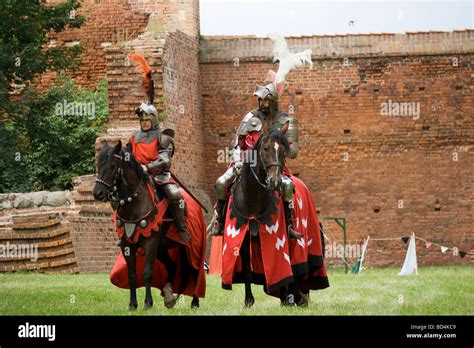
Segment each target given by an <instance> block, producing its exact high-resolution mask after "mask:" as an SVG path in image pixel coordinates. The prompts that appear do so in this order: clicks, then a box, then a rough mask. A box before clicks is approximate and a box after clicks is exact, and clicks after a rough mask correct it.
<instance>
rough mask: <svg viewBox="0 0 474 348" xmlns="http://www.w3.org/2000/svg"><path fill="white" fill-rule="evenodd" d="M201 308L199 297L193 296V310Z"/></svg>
mask: <svg viewBox="0 0 474 348" xmlns="http://www.w3.org/2000/svg"><path fill="white" fill-rule="evenodd" d="M194 308H199V297H197V296H193V300H192V301H191V309H194Z"/></svg>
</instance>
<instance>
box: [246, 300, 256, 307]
mask: <svg viewBox="0 0 474 348" xmlns="http://www.w3.org/2000/svg"><path fill="white" fill-rule="evenodd" d="M254 303H255V300H254V299H253V298H251V299H248V300H245V308H250V307H252V306H253V304H254Z"/></svg>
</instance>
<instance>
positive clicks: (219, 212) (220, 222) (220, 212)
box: [211, 199, 227, 236]
mask: <svg viewBox="0 0 474 348" xmlns="http://www.w3.org/2000/svg"><path fill="white" fill-rule="evenodd" d="M226 205H227V200H226V199H219V200H217V207H216V222H215V224H214V226H212V230H211V235H213V236H222V234H223V233H224V224H225V210H226V209H225V208H226Z"/></svg>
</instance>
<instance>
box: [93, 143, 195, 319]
mask: <svg viewBox="0 0 474 348" xmlns="http://www.w3.org/2000/svg"><path fill="white" fill-rule="evenodd" d="M97 167H98V177H97V179H96V185H95V187H94V190H93V192H92V193H93V195H94V198H95V199H96V200H99V201H103V202H107V201H110V202H111V203H112V206H113V207H114V209H117V213H118V215H119V216H120V217H121V219H123V221H129V222H130V221H132V222H137V223H140V221H141V220H142V219H143V218H144V217H145V216H146V215H147V213H149V212H150V211H153V209H157V206H158V205H157V202H154V201H153V198H152V197H151V196H150V193H149V190H148V188H147V181H148V180H150V179H149V178H148V176H147V175H146V174H145V173H144V172H143V169H142V167H141V165H140V164H139V163H138V162H137V161H136V160H135V158H134V156H133V154H132V152H131V150H130V148H129V147H128V148H127V149H126V151H123V150H122V143H121V141H119V142H118V144H117V145H116V146H115V147H111V146H109V145H107V144H104V145H103V146H102V148H101V151H100V154H99V157H98V166H97ZM169 227H170V223H164V224H163V225H161V228H160V230H159V231H152V233H151V236H150V237H149V238H145V237H143V236H142V235H140V237H139V239H138V241H137V243H130V242H129V241H127V238H126V234H127V233H124V235H123V237H122V239H121V241H120V248H121V250H122V253H123V256H124V258H125V261H126V263H127V269H128V283H129V287H130V303H129V309H130V310H135V309H136V308H137V306H138V303H137V293H136V287H137V274H136V254H137V250H138V249H139V248H142V249H143V250H144V252H145V269H144V273H143V280H144V285H145V288H146V295H145V308H146V309H148V308H151V307H152V306H153V297H152V294H151V284H152V276H153V266H154V264H155V259H157V258H158V260H159V261H161V262H162V263H163V264H164V266H165V268H166V270H167V274H168V277H167V279H166V285H165V286H164V288H163V294H164V304H165V306H166V307H167V308H172V307H174V305H175V304H176V298H175V297H174V295H173V288H172V286H171V284H172V282H173V279H174V277H175V276H176V263H175V261H174V260H173V259H171V257H170V256H169V254H168V252H167V251H168V249H170V248H174V247H176V246H177V245H178V243H176V242H174V241H172V240H171V239H169V238H167V237H166V232H167V230H168V228H169ZM181 247H183V248H184V246H182V245H181ZM182 255H186V253H185V252H184V251H183V253H182ZM189 268H192V267H191V266H189ZM187 273H188V274H187V277H186V279H188V280H189V277H191V276H195V277H197V274H195V273H196V272H195V270H193V269H187ZM185 283H186V281H184V282H183V288H184V285H185ZM176 292H177V293H178V294H180V293H182V289H179V290H178V291H176ZM191 307H199V298H198V297H193V300H192V303H191Z"/></svg>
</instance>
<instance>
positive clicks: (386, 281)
mask: <svg viewBox="0 0 474 348" xmlns="http://www.w3.org/2000/svg"><path fill="white" fill-rule="evenodd" d="M398 272H399V269H398V268H397V269H395V268H369V269H368V270H365V271H364V272H363V273H362V274H361V275H358V276H356V275H352V274H347V275H346V274H344V272H343V271H342V270H339V269H333V270H330V271H329V281H330V283H331V287H330V288H328V289H325V290H322V291H312V292H311V302H310V305H309V307H308V308H281V307H280V305H279V300H277V299H275V298H272V297H269V296H267V295H265V294H264V292H263V291H262V288H261V287H260V286H253V290H254V291H253V293H254V296H255V305H254V306H253V307H252V308H251V309H245V308H244V306H243V304H244V289H243V285H235V286H234V290H233V291H227V290H223V289H222V288H221V287H220V278H219V277H216V276H208V277H207V294H206V298H205V299H201V307H200V308H199V309H197V310H191V309H190V303H191V299H190V298H188V297H187V298H185V299H183V298H182V301H179V302H178V304H177V305H176V307H175V308H173V309H172V310H167V309H166V308H165V307H164V306H163V300H162V297H161V296H160V295H159V292H158V290H156V289H154V291H153V296H154V301H155V305H154V308H153V309H151V310H148V311H145V310H144V309H143V301H144V299H145V293H144V289H143V288H141V289H139V290H138V301H139V308H138V310H137V311H135V312H133V313H131V312H129V311H128V298H129V292H128V290H124V289H119V288H116V287H115V286H113V285H112V284H111V283H110V282H109V278H108V275H107V274H78V275H47V274H41V273H9V274H0V315H474V265H463V266H432V267H421V268H420V269H419V275H418V276H408V277H400V276H398V275H397V273H398Z"/></svg>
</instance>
